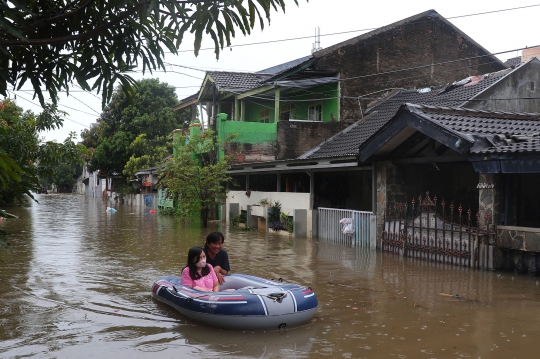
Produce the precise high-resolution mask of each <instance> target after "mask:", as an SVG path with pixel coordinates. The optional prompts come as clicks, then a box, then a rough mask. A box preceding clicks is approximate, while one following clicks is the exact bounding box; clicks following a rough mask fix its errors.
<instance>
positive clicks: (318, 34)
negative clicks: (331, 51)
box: [311, 26, 322, 54]
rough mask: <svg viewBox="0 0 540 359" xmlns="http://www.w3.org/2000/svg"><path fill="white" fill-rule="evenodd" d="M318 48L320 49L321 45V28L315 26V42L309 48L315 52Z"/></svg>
mask: <svg viewBox="0 0 540 359" xmlns="http://www.w3.org/2000/svg"><path fill="white" fill-rule="evenodd" d="M319 50H322V47H321V28H320V27H318V26H317V27H316V28H315V42H314V43H313V48H312V49H311V53H312V54H313V53H314V52H317V51H319Z"/></svg>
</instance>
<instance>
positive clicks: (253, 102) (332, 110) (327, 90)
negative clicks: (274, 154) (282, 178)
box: [244, 83, 339, 122]
mask: <svg viewBox="0 0 540 359" xmlns="http://www.w3.org/2000/svg"><path fill="white" fill-rule="evenodd" d="M338 97H339V83H334V84H326V85H320V86H317V87H313V88H310V89H307V90H300V89H299V90H297V91H296V92H295V93H294V92H288V93H287V94H282V95H281V98H282V101H281V104H280V106H283V105H284V104H286V103H293V104H294V106H295V114H294V116H293V117H292V118H293V119H295V120H305V121H307V120H308V108H309V106H311V105H314V104H318V103H320V104H322V120H323V121H324V122H329V121H331V120H332V115H334V118H335V120H336V121H339V99H338ZM323 98H328V99H327V100H319V99H323ZM311 100H313V101H311ZM244 101H245V112H246V114H245V117H244V120H245V121H246V122H259V121H260V118H261V117H260V112H261V111H263V110H266V109H268V110H269V112H270V114H269V116H268V117H269V118H270V122H274V113H275V107H274V106H275V104H274V101H265V100H261V99H250V98H249V97H248V98H247V99H245V100H244ZM280 112H282V111H280Z"/></svg>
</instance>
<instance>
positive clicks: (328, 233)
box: [317, 207, 377, 248]
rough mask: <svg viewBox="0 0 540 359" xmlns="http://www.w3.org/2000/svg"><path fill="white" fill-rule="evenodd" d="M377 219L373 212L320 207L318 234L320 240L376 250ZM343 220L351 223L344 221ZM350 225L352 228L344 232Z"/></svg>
mask: <svg viewBox="0 0 540 359" xmlns="http://www.w3.org/2000/svg"><path fill="white" fill-rule="evenodd" d="M375 218H376V217H375V214H374V213H372V212H363V211H353V210H348V209H336V208H322V207H319V209H318V219H317V222H318V225H317V234H318V237H319V238H320V239H325V240H328V241H332V242H335V243H342V244H347V245H352V246H359V247H369V248H375V244H376V229H377V226H376V219H375ZM343 219H350V221H349V220H345V221H342V220H343ZM344 222H345V224H343V223H344ZM348 224H350V225H351V227H349V228H347V230H345V231H344V229H345V227H346V226H347V225H348ZM351 229H352V231H353V232H352V233H350V230H351ZM344 232H346V233H344ZM347 232H349V233H347Z"/></svg>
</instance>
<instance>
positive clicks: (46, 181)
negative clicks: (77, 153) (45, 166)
mask: <svg viewBox="0 0 540 359" xmlns="http://www.w3.org/2000/svg"><path fill="white" fill-rule="evenodd" d="M82 162H83V161H80V162H79V163H70V162H68V161H66V160H64V159H63V158H62V159H59V160H58V162H57V164H56V165H55V166H54V167H53V174H52V176H51V177H48V178H40V183H41V185H42V186H50V185H51V184H55V185H56V186H57V187H58V192H71V191H72V189H73V187H74V186H75V184H76V183H77V179H78V178H79V176H80V175H81V173H82V169H83V168H82Z"/></svg>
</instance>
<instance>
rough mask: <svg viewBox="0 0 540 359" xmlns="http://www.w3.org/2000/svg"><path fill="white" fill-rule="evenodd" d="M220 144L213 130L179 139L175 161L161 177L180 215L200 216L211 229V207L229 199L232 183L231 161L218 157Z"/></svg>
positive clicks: (161, 183) (162, 184)
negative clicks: (209, 217)
mask: <svg viewBox="0 0 540 359" xmlns="http://www.w3.org/2000/svg"><path fill="white" fill-rule="evenodd" d="M230 139H231V138H229V139H227V141H229V140H230ZM227 141H226V142H227ZM219 145H222V144H218V143H216V142H215V136H214V132H213V131H212V130H206V131H205V132H204V133H202V134H196V135H193V136H190V137H188V136H178V138H177V139H176V140H175V142H174V146H175V148H176V158H175V159H174V160H172V161H169V162H168V164H167V166H166V167H165V169H164V170H163V172H162V174H161V176H160V178H161V179H160V185H161V186H162V188H165V189H167V193H168V195H169V196H170V197H172V198H173V199H174V200H175V203H176V204H177V209H178V213H179V214H180V216H181V217H184V218H187V217H195V216H197V215H200V216H201V220H202V225H203V226H204V227H207V226H208V216H209V213H210V209H211V208H212V206H215V205H218V204H221V203H222V202H223V201H224V200H225V199H226V198H227V192H228V189H227V187H226V186H225V185H224V184H225V183H227V182H228V181H231V180H232V178H231V177H230V175H229V174H228V172H227V171H228V170H229V168H230V166H229V163H230V160H231V158H230V157H228V156H225V157H224V158H221V159H217V158H216V154H217V146H219Z"/></svg>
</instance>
